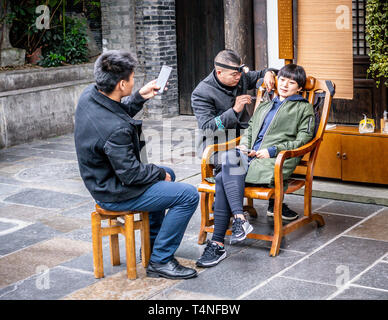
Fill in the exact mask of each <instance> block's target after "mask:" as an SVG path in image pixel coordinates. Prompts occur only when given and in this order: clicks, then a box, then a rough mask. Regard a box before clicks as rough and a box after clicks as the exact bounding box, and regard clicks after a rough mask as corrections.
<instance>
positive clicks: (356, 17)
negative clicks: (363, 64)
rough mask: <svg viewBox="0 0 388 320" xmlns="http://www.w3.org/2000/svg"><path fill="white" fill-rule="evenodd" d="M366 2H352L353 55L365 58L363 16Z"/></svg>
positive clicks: (366, 45) (353, 0) (367, 50)
mask: <svg viewBox="0 0 388 320" xmlns="http://www.w3.org/2000/svg"><path fill="white" fill-rule="evenodd" d="M366 1H367V0H352V7H353V8H352V9H353V10H352V15H353V55H355V56H365V55H367V54H368V52H369V46H368V43H367V42H366V40H365V16H366Z"/></svg>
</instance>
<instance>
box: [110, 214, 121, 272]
mask: <svg viewBox="0 0 388 320" xmlns="http://www.w3.org/2000/svg"><path fill="white" fill-rule="evenodd" d="M116 223H117V220H116V219H109V227H112V226H114V225H115V224H116ZM109 245H110V261H111V263H112V266H118V265H120V248H119V235H118V234H111V235H110V236H109Z"/></svg>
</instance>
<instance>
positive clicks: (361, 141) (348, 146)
mask: <svg viewBox="0 0 388 320" xmlns="http://www.w3.org/2000/svg"><path fill="white" fill-rule="evenodd" d="M341 144H342V180H345V181H357V182H369V183H381V184H388V170H387V168H388V138H384V137H368V136H360V135H358V136H357V135H342V137H341Z"/></svg>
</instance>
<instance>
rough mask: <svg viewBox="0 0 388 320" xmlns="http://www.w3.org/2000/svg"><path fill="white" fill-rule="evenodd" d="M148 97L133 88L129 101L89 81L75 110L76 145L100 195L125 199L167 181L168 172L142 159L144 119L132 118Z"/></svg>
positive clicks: (89, 182) (84, 173) (86, 176)
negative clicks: (108, 92) (118, 99)
mask: <svg viewBox="0 0 388 320" xmlns="http://www.w3.org/2000/svg"><path fill="white" fill-rule="evenodd" d="M144 102H145V100H144V99H143V97H142V96H141V95H140V94H139V92H136V93H134V94H133V95H131V96H130V97H127V98H126V99H125V101H124V103H119V102H116V101H114V100H112V99H110V98H108V97H107V96H105V95H103V94H102V93H100V92H99V91H98V90H97V88H96V86H95V85H94V84H93V85H90V86H88V87H87V88H86V89H85V90H84V92H83V93H82V95H81V97H80V99H79V102H78V105H77V110H76V112H75V131H74V139H75V147H76V151H77V158H78V164H79V170H80V173H81V177H82V179H83V181H84V183H85V186H86V188H87V189H88V190H89V192H90V193H91V195H92V196H93V198H94V199H95V200H98V201H101V202H121V201H125V200H128V199H131V198H134V197H137V196H139V195H140V194H142V193H143V192H144V191H145V190H146V189H147V188H148V187H150V186H151V185H152V184H154V183H156V182H158V181H161V180H164V179H165V177H166V172H165V171H164V169H162V168H159V167H157V166H156V165H154V164H145V163H142V162H141V157H140V154H142V158H143V156H144V154H145V153H146V150H145V143H144V141H142V140H141V126H142V122H141V121H140V120H135V119H132V117H133V116H134V115H135V114H136V113H137V112H139V111H140V109H141V108H142V107H143V104H144Z"/></svg>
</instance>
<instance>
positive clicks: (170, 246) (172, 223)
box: [96, 166, 199, 263]
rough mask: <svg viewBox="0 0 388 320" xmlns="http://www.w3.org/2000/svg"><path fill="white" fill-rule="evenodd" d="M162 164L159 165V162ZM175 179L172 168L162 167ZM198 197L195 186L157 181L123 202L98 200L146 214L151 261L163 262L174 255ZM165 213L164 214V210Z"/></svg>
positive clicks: (106, 206)
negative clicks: (146, 212) (148, 219)
mask: <svg viewBox="0 0 388 320" xmlns="http://www.w3.org/2000/svg"><path fill="white" fill-rule="evenodd" d="M160 167H162V166H160ZM162 168H163V169H165V170H166V172H168V173H169V174H170V176H171V181H175V174H174V171H172V169H170V168H167V167H162ZM198 201H199V195H198V192H197V189H196V188H195V187H194V186H192V185H190V184H187V183H180V182H168V181H159V182H157V183H155V184H153V185H152V186H151V187H149V188H148V189H147V190H146V191H145V192H144V193H143V194H141V195H140V196H138V197H136V198H133V199H130V200H127V201H123V202H99V201H96V202H97V203H98V204H99V205H100V206H101V207H102V208H104V209H106V210H112V211H125V210H140V211H148V212H149V214H150V238H151V258H150V261H151V262H155V263H167V262H168V261H170V260H171V259H172V258H173V257H174V253H175V251H176V250H177V249H178V247H179V245H180V243H181V240H182V238H183V235H184V233H185V230H186V227H187V224H188V223H189V221H190V219H191V216H192V215H193V213H194V212H195V210H196V208H197V206H198ZM166 209H169V210H168V213H167V214H166V215H165V210H166Z"/></svg>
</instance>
